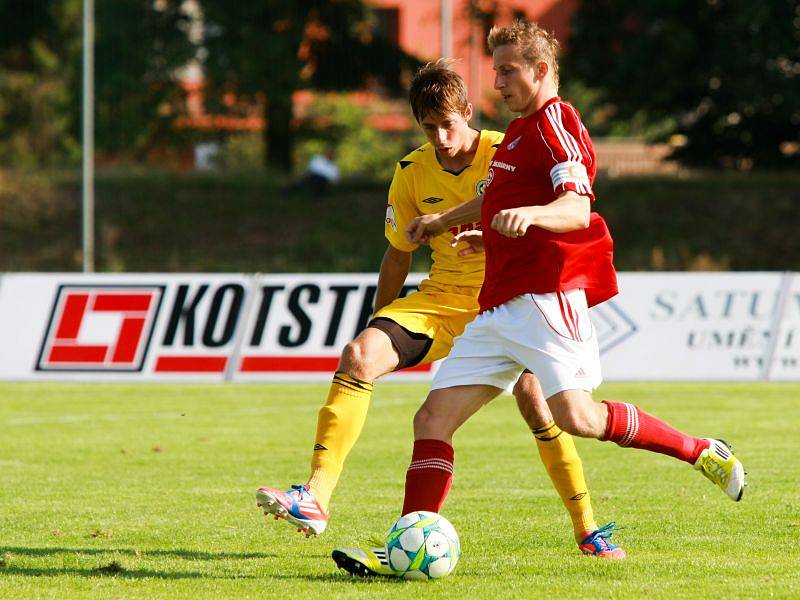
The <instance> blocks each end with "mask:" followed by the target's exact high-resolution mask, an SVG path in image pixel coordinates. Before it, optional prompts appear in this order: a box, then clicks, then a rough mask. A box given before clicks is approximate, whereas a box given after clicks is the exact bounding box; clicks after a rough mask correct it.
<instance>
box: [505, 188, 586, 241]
mask: <svg viewBox="0 0 800 600" xmlns="http://www.w3.org/2000/svg"><path fill="white" fill-rule="evenodd" d="M590 215H591V201H590V200H589V198H588V197H587V196H581V195H580V194H577V193H576V192H573V191H567V192H564V193H563V194H561V195H560V196H559V197H558V198H556V199H555V200H553V201H552V202H551V203H550V204H545V205H544V206H522V207H520V208H510V209H506V210H501V211H500V212H498V213H497V214H496V215H495V216H494V219H493V220H492V229H496V230H497V231H498V232H500V233H502V234H503V235H505V236H508V237H519V236H522V235H525V232H526V231H527V230H528V227H531V226H534V227H541V228H542V229H546V230H547V231H552V232H554V233H567V232H570V231H579V230H581V229H586V228H587V227H588V226H589V218H590Z"/></svg>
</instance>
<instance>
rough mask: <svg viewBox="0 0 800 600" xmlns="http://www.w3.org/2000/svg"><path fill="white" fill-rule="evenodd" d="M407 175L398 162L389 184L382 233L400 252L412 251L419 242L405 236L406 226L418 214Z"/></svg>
mask: <svg viewBox="0 0 800 600" xmlns="http://www.w3.org/2000/svg"><path fill="white" fill-rule="evenodd" d="M408 179H409V178H408V175H407V174H406V173H404V172H403V167H402V166H401V165H400V164H398V165H397V168H396V169H395V171H394V177H392V184H391V186H389V203H388V204H387V205H386V220H385V225H384V234H385V235H386V239H387V240H389V243H390V244H391V245H392V246H393V247H395V248H397V249H398V250H400V251H402V252H413V251H414V250H416V249H417V248H418V247H419V244H412V243H411V242H409V241H408V239H407V238H406V233H405V231H406V227H408V225H409V223H411V221H413V220H414V218H415V217H418V216H420V212H419V210H418V209H417V204H416V202H415V201H414V196H413V195H412V194H411V190H410V186H409V183H410V182H409V181H408Z"/></svg>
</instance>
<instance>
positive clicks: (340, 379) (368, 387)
mask: <svg viewBox="0 0 800 600" xmlns="http://www.w3.org/2000/svg"><path fill="white" fill-rule="evenodd" d="M333 381H334V382H335V383H339V384H349V385H351V386H356V387H358V388H360V389H362V390H363V391H365V392H371V391H372V384H371V383H369V382H367V381H361V380H360V379H356V378H355V377H350V375H348V374H347V373H343V372H341V371H337V372H336V373H335V374H334V376H333Z"/></svg>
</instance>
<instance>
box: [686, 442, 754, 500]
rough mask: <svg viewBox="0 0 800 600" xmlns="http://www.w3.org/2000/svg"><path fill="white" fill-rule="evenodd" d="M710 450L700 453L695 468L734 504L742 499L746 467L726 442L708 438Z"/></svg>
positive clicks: (745, 483)
mask: <svg viewBox="0 0 800 600" xmlns="http://www.w3.org/2000/svg"><path fill="white" fill-rule="evenodd" d="M707 439H708V441H709V442H710V445H709V447H708V448H706V449H705V450H703V451H702V452H701V453H700V456H699V457H698V458H697V461H696V462H695V463H694V468H695V469H697V470H698V471H700V472H701V473H702V474H703V475H705V477H706V478H708V479H709V480H711V481H712V482H713V483H715V484H717V485H718V486H719V487H720V488H721V489H722V491H723V492H725V493H726V494H728V497H729V498H730V499H731V500H733V501H734V502H738V501H739V500H741V499H742V494H744V487H745V486H746V485H747V482H746V481H745V475H747V473H745V470H744V466H743V465H742V463H741V462H740V461H739V459H738V458H736V457H735V456H734V455H733V448H731V447H730V445H729V444H728V442H726V441H724V440H715V439H712V438H707Z"/></svg>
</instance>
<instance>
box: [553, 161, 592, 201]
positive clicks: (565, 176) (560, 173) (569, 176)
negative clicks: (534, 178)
mask: <svg viewBox="0 0 800 600" xmlns="http://www.w3.org/2000/svg"><path fill="white" fill-rule="evenodd" d="M550 178H551V179H552V180H553V189H554V190H557V189H558V188H559V187H560V186H562V185H565V184H568V183H571V184H573V185H574V186H575V191H576V192H578V193H579V194H591V193H592V184H591V183H590V182H589V174H588V173H587V172H586V167H585V166H584V164H583V163H581V162H578V161H576V160H568V161H566V162H562V163H558V164H557V165H556V166H555V167H553V168H552V169H550Z"/></svg>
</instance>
